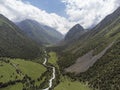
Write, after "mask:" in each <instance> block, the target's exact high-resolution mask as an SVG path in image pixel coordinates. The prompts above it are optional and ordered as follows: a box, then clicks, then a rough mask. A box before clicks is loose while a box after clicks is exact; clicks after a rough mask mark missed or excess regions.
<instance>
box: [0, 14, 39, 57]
mask: <svg viewBox="0 0 120 90" xmlns="http://www.w3.org/2000/svg"><path fill="white" fill-rule="evenodd" d="M39 52H40V49H39V47H38V46H37V45H36V44H35V43H34V42H33V41H32V40H30V39H29V38H28V37H26V36H25V35H24V34H23V33H22V32H21V30H20V29H19V28H18V27H17V26H16V25H15V24H14V23H13V22H11V21H10V20H8V19H7V18H6V17H4V16H3V15H0V56H1V57H14V58H35V57H37V55H38V53H39Z"/></svg>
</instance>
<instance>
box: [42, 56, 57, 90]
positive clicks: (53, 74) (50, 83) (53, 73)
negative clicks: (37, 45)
mask: <svg viewBox="0 0 120 90" xmlns="http://www.w3.org/2000/svg"><path fill="white" fill-rule="evenodd" d="M46 63H47V58H45V61H44V62H43V65H45V66H46V67H49V68H52V70H53V72H52V77H51V79H50V80H49V86H48V87H47V88H45V89H43V90H49V89H50V88H51V87H52V85H53V80H54V79H55V67H52V66H48V65H47V64H46Z"/></svg>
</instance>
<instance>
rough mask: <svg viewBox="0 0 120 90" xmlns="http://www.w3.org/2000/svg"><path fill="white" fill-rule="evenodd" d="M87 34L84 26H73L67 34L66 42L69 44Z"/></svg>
mask: <svg viewBox="0 0 120 90" xmlns="http://www.w3.org/2000/svg"><path fill="white" fill-rule="evenodd" d="M83 33H85V30H84V28H83V27H82V26H80V24H76V25H75V26H73V27H72V28H71V29H70V30H69V32H68V33H67V34H66V36H65V41H67V42H71V41H74V40H78V38H79V37H80V36H81V35H82V34H83Z"/></svg>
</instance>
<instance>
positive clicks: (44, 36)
mask: <svg viewBox="0 0 120 90" xmlns="http://www.w3.org/2000/svg"><path fill="white" fill-rule="evenodd" d="M17 25H18V26H19V27H20V28H21V30H22V31H23V32H24V33H25V34H26V35H27V36H28V37H30V38H31V39H33V40H35V41H36V42H37V43H39V44H53V43H57V42H59V41H60V40H61V39H62V38H63V35H62V34H61V33H59V32H58V31H56V30H55V29H53V28H51V27H49V26H45V25H41V24H40V23H38V22H37V21H34V20H29V19H28V20H24V21H22V22H19V23H17Z"/></svg>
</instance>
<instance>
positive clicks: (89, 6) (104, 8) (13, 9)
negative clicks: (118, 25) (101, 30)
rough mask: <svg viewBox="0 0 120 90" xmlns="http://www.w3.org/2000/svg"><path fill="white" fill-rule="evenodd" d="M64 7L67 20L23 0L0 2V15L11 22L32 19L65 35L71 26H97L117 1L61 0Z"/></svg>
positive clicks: (119, 3)
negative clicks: (78, 24)
mask: <svg viewBox="0 0 120 90" xmlns="http://www.w3.org/2000/svg"><path fill="white" fill-rule="evenodd" d="M61 2H63V3H65V5H66V9H65V10H66V14H67V15H68V17H67V18H65V17H61V16H59V15H57V14H56V13H48V12H46V11H45V10H41V9H39V8H37V7H35V6H33V5H31V4H30V3H29V2H23V0H0V13H1V14H3V15H5V16H6V17H8V18H9V19H10V20H12V21H15V22H17V21H22V20H24V19H33V20H37V21H38V22H40V23H42V24H45V25H48V26H51V27H53V28H55V29H57V30H58V31H60V32H61V33H64V34H65V33H66V32H67V31H68V30H69V29H70V28H71V27H72V26H73V25H75V24H76V23H80V24H81V25H82V26H84V28H88V27H90V26H93V25H95V24H97V23H98V22H99V21H100V20H102V19H103V18H104V17H105V16H106V15H108V14H110V13H112V12H113V11H114V10H115V9H116V8H117V7H118V6H120V1H119V0H61Z"/></svg>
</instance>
